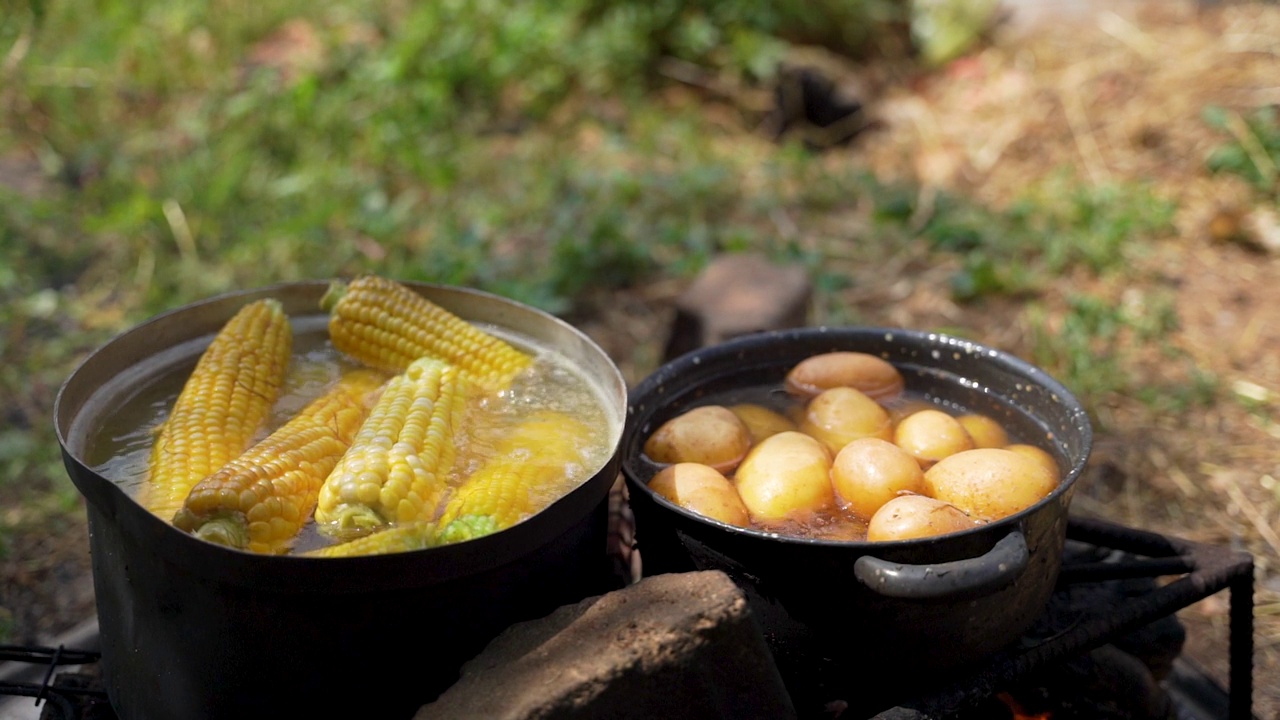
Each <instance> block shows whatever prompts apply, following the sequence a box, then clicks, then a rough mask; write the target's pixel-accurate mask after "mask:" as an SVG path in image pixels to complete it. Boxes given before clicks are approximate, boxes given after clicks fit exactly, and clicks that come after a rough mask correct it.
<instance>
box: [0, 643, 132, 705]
mask: <svg viewBox="0 0 1280 720" xmlns="http://www.w3.org/2000/svg"><path fill="white" fill-rule="evenodd" d="M100 657H101V656H100V655H99V653H97V652H92V651H87V650H73V649H69V648H66V647H64V646H62V645H59V646H58V647H23V646H14V645H0V662H10V663H17V664H18V665H15V666H13V667H23V666H25V668H24V669H28V670H35V673H34V676H35V680H37V681H35V682H23V681H21V680H18V679H15V680H13V681H9V680H4V681H0V697H2V696H15V697H29V698H34V704H35V706H36V707H41V706H43V707H42V709H41V712H40V718H41V720H87V719H88V718H112V717H114V715H115V713H114V712H112V711H111V705H110V702H109V701H108V699H107V693H106V691H105V690H103V689H102V686H101V683H99V682H98V681H97V678H96V677H92V676H89V677H87V678H86V676H84V675H78V674H72V673H56V671H57V670H58V668H60V667H63V668H66V667H73V666H75V667H84V666H91V665H94V664H95V663H97V662H98V660H99V658H100ZM41 667H43V672H41V671H40V670H41ZM55 673H56V674H55ZM31 674H32V673H31V672H26V673H22V675H31ZM78 678H86V679H84V680H79V679H78Z"/></svg>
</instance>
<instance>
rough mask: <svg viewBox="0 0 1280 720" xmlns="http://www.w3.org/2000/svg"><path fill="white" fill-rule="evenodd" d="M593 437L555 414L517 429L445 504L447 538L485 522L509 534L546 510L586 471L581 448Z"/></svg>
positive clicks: (569, 418) (443, 519) (540, 415)
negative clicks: (462, 524)
mask: <svg viewBox="0 0 1280 720" xmlns="http://www.w3.org/2000/svg"><path fill="white" fill-rule="evenodd" d="M590 432H591V430H590V428H588V427H587V425H586V424H585V423H583V422H582V421H581V420H579V419H577V418H575V417H572V416H570V415H566V414H564V413H557V412H551V411H544V412H539V413H536V414H534V415H533V416H531V417H530V418H529V419H527V420H525V421H523V422H522V423H520V424H519V425H517V426H516V428H515V429H514V430H513V431H512V432H511V434H510V435H509V436H507V437H506V438H505V439H503V440H502V441H500V442H499V443H498V444H497V446H496V448H495V454H494V457H492V458H491V459H489V460H488V461H487V462H485V463H484V464H483V465H481V466H480V469H478V470H477V471H476V472H475V473H473V474H472V475H471V476H470V477H469V478H467V480H466V481H465V482H463V483H462V485H461V486H460V487H459V488H458V491H457V493H455V494H454V495H453V497H452V498H450V499H449V501H448V502H447V503H446V504H445V507H444V511H443V512H442V513H441V515H440V520H439V526H440V528H441V531H442V533H449V532H452V531H453V529H452V527H451V526H452V525H453V524H454V523H455V521H461V520H465V519H471V520H469V522H470V521H474V519H476V518H486V517H487V518H491V519H492V521H493V523H494V529H495V531H497V530H505V529H507V528H509V527H511V526H512V525H515V524H516V523H517V522H520V521H521V520H523V519H525V518H527V517H529V516H530V515H532V514H533V513H535V512H537V511H539V510H541V509H542V508H543V507H545V506H546V505H547V504H549V503H550V502H551V501H552V500H553V499H554V498H555V497H558V496H559V494H561V493H563V492H564V490H565V485H566V482H567V480H568V479H571V478H574V477H580V476H581V475H582V474H583V472H584V471H585V468H584V464H585V457H584V453H583V450H582V447H583V443H584V438H587V437H589V433H590Z"/></svg>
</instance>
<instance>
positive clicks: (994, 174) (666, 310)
mask: <svg viewBox="0 0 1280 720" xmlns="http://www.w3.org/2000/svg"><path fill="white" fill-rule="evenodd" d="M993 40H994V42H993V44H992V45H991V46H990V47H988V48H986V49H984V50H981V51H979V52H976V53H974V54H973V55H971V56H969V57H967V58H965V59H963V60H961V61H958V62H956V63H953V64H952V65H951V66H949V67H948V68H947V69H946V70H944V71H942V72H939V73H937V74H935V75H932V76H930V77H926V78H915V79H914V80H913V81H912V82H911V83H909V84H907V85H900V84H893V85H890V84H886V85H883V86H881V87H880V88H879V89H878V90H874V91H873V96H870V97H868V98H867V99H868V101H869V102H868V107H869V109H870V110H871V112H872V113H873V114H874V115H875V116H876V118H877V119H878V125H877V127H878V129H876V130H875V131H873V132H871V133H868V134H867V135H865V136H864V137H862V138H860V139H859V141H858V142H857V143H855V144H854V145H853V146H852V147H850V148H848V149H841V150H838V151H832V152H830V153H828V154H827V155H826V156H825V157H826V158H827V160H826V161H827V162H832V163H863V164H865V165H867V166H869V167H870V168H872V169H873V170H875V172H876V174H877V175H879V176H881V177H882V178H885V179H888V178H892V177H894V176H897V177H902V178H905V179H910V180H913V181H919V182H922V183H924V185H925V187H926V188H935V189H942V190H947V191H951V192H959V193H964V194H967V195H970V196H972V197H974V198H976V199H978V200H981V201H983V202H986V203H990V204H992V205H994V206H1000V205H1001V204H1002V203H1005V202H1007V201H1008V200H1009V199H1010V198H1012V197H1016V195H1017V193H1018V190H1019V189H1020V188H1023V187H1025V186H1026V185H1027V184H1028V182H1029V181H1031V180H1033V179H1036V178H1039V177H1041V176H1043V174H1044V173H1045V172H1046V171H1047V170H1048V169H1050V168H1054V167H1060V166H1064V165H1065V166H1071V167H1074V168H1077V169H1078V171H1079V173H1080V175H1081V176H1082V177H1083V178H1085V179H1086V180H1087V181H1089V182H1093V183H1096V184H1099V185H1102V184H1106V183H1109V182H1116V181H1130V180H1143V181H1148V182H1151V183H1152V184H1153V185H1154V186H1155V187H1156V189H1157V190H1158V191H1159V192H1160V193H1162V194H1164V195H1165V196H1167V197H1170V198H1174V199H1176V200H1177V201H1178V203H1179V207H1180V208H1181V209H1180V211H1179V214H1178V216H1177V217H1176V219H1175V222H1176V226H1177V233H1176V235H1175V236H1174V237H1170V238H1168V239H1167V241H1165V242H1163V243H1162V244H1161V245H1160V246H1159V247H1158V248H1156V249H1155V251H1154V252H1153V254H1152V255H1150V256H1149V257H1147V258H1146V259H1145V260H1144V261H1143V267H1141V268H1135V274H1134V277H1135V278H1141V279H1142V280H1141V281H1142V282H1146V283H1157V284H1159V285H1160V287H1159V290H1161V291H1163V292H1169V293H1172V294H1173V297H1174V302H1175V309H1176V314H1177V317H1178V320H1179V328H1178V329H1177V330H1176V331H1174V333H1173V337H1172V338H1170V339H1171V340H1172V341H1173V342H1174V343H1175V344H1176V346H1177V347H1179V348H1180V349H1182V350H1183V351H1184V352H1186V353H1187V354H1188V355H1189V356H1190V357H1191V358H1193V359H1194V360H1195V362H1196V364H1197V365H1198V366H1200V367H1201V368H1203V369H1205V370H1208V371H1211V372H1212V373H1214V374H1215V375H1217V376H1218V377H1220V378H1221V379H1222V380H1223V382H1224V386H1225V387H1227V388H1230V389H1231V392H1230V393H1228V394H1229V395H1231V396H1232V397H1228V398H1227V399H1224V400H1223V401H1221V402H1217V403H1215V404H1214V405H1212V406H1211V407H1209V408H1207V409H1202V410H1197V411H1196V412H1194V413H1190V414H1186V415H1180V416H1176V417H1153V416H1152V414H1151V413H1150V412H1149V411H1148V410H1147V409H1146V408H1145V406H1143V405H1142V403H1140V402H1138V401H1137V400H1135V399H1126V398H1117V399H1116V401H1115V402H1114V403H1111V404H1109V405H1108V407H1107V408H1106V409H1105V412H1106V414H1107V416H1106V420H1107V423H1106V426H1107V430H1106V431H1105V432H1103V433H1100V434H1099V436H1098V438H1097V443H1096V446H1095V452H1094V457H1093V459H1092V460H1091V463H1090V472H1089V473H1088V474H1087V475H1086V477H1085V478H1084V480H1083V481H1082V483H1081V487H1080V490H1079V492H1078V493H1077V495H1076V499H1075V501H1074V503H1073V511H1074V512H1079V513H1082V514H1088V515H1095V516H1099V517H1104V518H1108V519H1112V520H1115V521H1118V522H1122V523H1125V524H1129V525H1132V526H1135V527H1141V528H1146V529H1149V530H1153V531H1157V532H1163V533H1170V534H1175V535H1178V536H1181V537H1185V538H1187V539H1191V540H1197V541H1203V542H1208V543H1215V544H1226V545H1231V546H1234V547H1238V548H1241V549H1244V550H1247V551H1248V552H1250V553H1252V554H1253V555H1254V557H1255V562H1256V564H1257V568H1258V572H1257V582H1256V593H1255V598H1254V600H1255V607H1256V622H1255V625H1256V630H1255V643H1256V653H1255V664H1254V667H1255V672H1254V677H1255V688H1256V689H1255V696H1254V707H1255V713H1256V714H1257V716H1258V717H1259V718H1262V719H1263V720H1280V490H1278V489H1277V484H1278V482H1280V480H1278V478H1280V429H1278V428H1280V425H1277V424H1276V423H1275V422H1274V421H1273V420H1272V417H1273V416H1274V414H1275V412H1276V409H1277V408H1278V407H1280V312H1278V311H1277V310H1276V308H1280V254H1276V253H1274V252H1269V251H1267V249H1266V233H1267V232H1268V228H1270V231H1271V232H1276V230H1275V226H1274V223H1275V221H1274V211H1275V208H1274V203H1272V205H1273V207H1271V208H1267V207H1266V206H1265V203H1263V204H1260V203H1259V202H1258V201H1257V200H1256V199H1253V197H1252V196H1251V195H1250V193H1249V192H1248V189H1247V188H1245V187H1244V186H1243V185H1242V184H1241V183H1239V182H1236V181H1233V180H1231V179H1229V178H1224V177H1221V176H1210V175H1209V174H1208V173H1207V172H1206V171H1205V168H1204V162H1203V160H1204V157H1205V156H1206V153H1207V152H1208V151H1209V149H1210V148H1211V147H1213V146H1214V145H1215V144H1216V143H1219V142H1221V138H1220V136H1217V135H1215V134H1214V133H1213V132H1212V131H1211V130H1210V129H1208V128H1207V127H1206V126H1205V124H1204V123H1203V122H1202V121H1201V119H1200V117H1201V111H1202V109H1203V108H1204V107H1205V106H1207V105H1211V104H1217V105H1221V106H1224V107H1227V108H1235V109H1238V110H1244V109H1247V108H1253V107H1259V106H1262V105H1265V104H1277V103H1280V84H1278V83H1280V7H1278V6H1275V5H1269V6H1268V5H1254V4H1248V5H1235V4H1224V5H1214V6H1212V7H1210V6H1206V7H1205V8H1198V7H1196V6H1193V5H1183V4H1178V3H1174V2H1160V3H1157V4H1156V7H1155V9H1152V8H1149V7H1144V6H1140V5H1124V6H1123V9H1120V10H1115V11H1112V10H1106V11H1101V12H1100V13H1098V14H1092V15H1087V16H1085V15H1081V16H1077V17H1072V18H1065V19H1055V20H1052V21H1050V22H1048V23H1043V24H1039V25H1037V26H1035V27H1033V28H1030V29H1028V28H1026V27H1023V26H1018V28H1017V33H1016V34H1013V33H995V34H994V35H993ZM1268 212H1270V213H1272V215H1271V216H1270V217H1271V220H1270V221H1268V219H1267V218H1268V215H1267V213H1268ZM1268 222H1271V223H1272V224H1271V225H1267V223H1268ZM1224 226H1225V227H1226V228H1227V229H1226V230H1224V229H1223V227H1224ZM904 267H909V264H908V265H904ZM940 272H942V270H941V269H931V268H918V272H914V271H913V272H906V273H902V274H894V275H893V276H892V277H886V273H884V272H882V271H881V269H878V268H873V269H869V270H868V271H867V272H866V274H865V275H859V276H857V277H856V278H855V280H856V282H855V283H854V284H853V287H852V288H851V289H850V290H849V292H848V297H847V298H846V300H847V302H848V303H850V305H851V306H854V307H857V308H858V309H859V310H860V311H861V315H862V316H863V317H867V318H869V319H872V320H874V321H875V322H876V323H877V324H891V325H900V326H907V327H913V326H914V327H929V326H938V325H948V324H952V323H951V321H952V320H954V318H955V317H957V316H958V315H959V314H960V313H963V312H965V310H963V309H961V308H958V307H957V306H956V305H955V304H954V303H953V302H952V301H951V300H950V299H948V298H947V297H946V296H945V294H944V292H943V291H941V290H939V289H938V288H939V283H937V282H936V280H937V279H938V273H940ZM1062 282H1063V283H1064V284H1069V283H1071V282H1074V281H1073V280H1072V279H1069V278H1064V279H1063V280H1062ZM681 289H682V288H681V287H680V286H679V285H678V284H669V285H659V286H650V287H646V288H639V289H635V290H631V291H627V292H623V293H619V294H618V295H616V296H615V297H612V298H610V299H609V300H610V301H609V302H608V303H601V304H600V305H599V307H600V311H599V314H598V315H596V316H593V317H589V318H583V319H582V320H581V321H580V322H579V324H580V326H581V327H583V329H584V330H586V331H587V332H588V333H589V334H590V335H592V336H593V337H594V338H595V339H597V340H598V341H599V342H600V344H601V345H602V346H603V347H604V348H605V349H606V350H607V351H608V352H610V354H611V355H612V356H613V357H614V358H615V359H616V360H618V362H619V364H620V365H622V366H623V369H624V372H625V373H626V374H627V375H628V379H629V380H630V381H632V382H634V381H637V380H638V379H639V378H640V376H641V375H642V374H643V373H644V372H645V371H646V369H648V368H651V367H652V365H653V364H654V363H655V362H656V360H657V358H658V354H659V353H660V352H661V344H662V342H663V340H664V339H665V333H666V328H667V327H668V324H669V323H670V320H671V314H672V310H671V307H672V301H673V300H674V298H675V297H676V296H677V295H678V294H679V292H680V290H681ZM1143 289H1144V288H1140V287H1139V288H1134V289H1133V292H1136V293H1139V294H1140V293H1141V291H1142V290H1143ZM1017 310H1018V308H1017V307H1016V306H1012V305H1009V306H987V307H984V309H983V311H984V312H985V313H987V315H986V316H985V318H984V320H983V321H981V322H979V323H978V324H979V325H980V326H981V328H982V331H983V333H984V340H985V341H986V342H988V343H990V344H994V345H997V346H1000V347H1002V348H1005V349H1008V350H1011V351H1014V352H1020V351H1025V350H1026V348H1027V347H1028V345H1029V342H1030V341H1029V338H1028V333H1029V331H1028V329H1027V328H1026V327H1025V325H1024V324H1023V323H1022V322H1021V321H1020V320H1019V319H1018V314H1017ZM967 324H968V325H973V324H974V323H972V322H969V323H967ZM1145 372H1149V373H1151V374H1152V376H1154V377H1165V376H1167V375H1168V374H1169V373H1171V372H1174V371H1173V369H1172V368H1171V366H1169V365H1168V364H1167V363H1166V362H1165V361H1164V360H1163V359H1162V358H1160V357H1154V356H1153V357H1151V358H1150V362H1149V367H1147V368H1145ZM13 541H14V544H13V546H12V547H11V549H10V552H9V553H8V555H7V556H6V558H5V559H3V560H0V565H3V567H0V575H3V577H5V578H12V579H15V581H16V582H19V583H20V585H21V586H22V587H23V588H29V590H13V591H11V592H12V593H14V594H20V595H22V597H20V598H19V601H18V602H15V603H14V604H13V605H12V607H13V608H14V610H13V611H14V613H15V614H16V615H17V617H15V618H12V619H10V620H11V622H12V624H13V625H15V626H17V627H27V628H35V629H36V633H35V635H34V636H33V637H25V638H17V639H16V640H17V641H19V642H38V641H47V640H49V639H51V638H52V637H54V636H55V635H56V634H57V633H59V632H63V631H65V630H66V629H68V628H70V627H71V626H73V625H75V624H76V623H77V622H79V621H80V620H82V619H83V618H85V617H87V616H89V615H90V614H91V613H92V590H91V587H90V584H89V581H88V577H89V571H88V553H87V542H88V541H87V536H86V534H85V530H84V528H83V527H81V526H77V525H71V526H68V527H65V528H60V529H57V532H54V533H47V534H45V533H42V534H41V535H40V536H38V537H37V536H24V535H19V536H16V537H15V538H13ZM1179 616H1180V618H1181V619H1182V620H1183V622H1184V624H1185V625H1186V626H1187V627H1188V630H1189V635H1190V637H1189V640H1188V645H1187V652H1188V654H1189V655H1190V656H1191V657H1192V658H1193V659H1195V660H1196V661H1197V662H1199V664H1201V665H1203V666H1205V667H1206V668H1207V669H1208V670H1209V671H1210V672H1211V673H1212V674H1213V675H1214V676H1215V677H1217V678H1218V679H1219V681H1220V682H1222V683H1223V684H1225V682H1226V671H1227V666H1226V659H1227V655H1226V648H1225V643H1226V637H1227V602H1226V595H1225V593H1220V594H1218V595H1215V596H1213V597H1210V598H1209V599H1207V600H1205V601H1202V602H1200V603H1197V604H1196V605H1195V606H1193V607H1191V608H1188V609H1186V610H1184V611H1182V612H1181V613H1180V614H1179ZM0 620H4V618H0Z"/></svg>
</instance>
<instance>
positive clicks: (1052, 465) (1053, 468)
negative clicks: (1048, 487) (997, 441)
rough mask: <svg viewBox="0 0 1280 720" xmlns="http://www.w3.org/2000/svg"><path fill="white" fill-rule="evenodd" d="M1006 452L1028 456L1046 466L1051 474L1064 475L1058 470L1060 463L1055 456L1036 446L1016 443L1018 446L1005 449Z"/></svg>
mask: <svg viewBox="0 0 1280 720" xmlns="http://www.w3.org/2000/svg"><path fill="white" fill-rule="evenodd" d="M1005 450H1012V451H1013V452H1016V453H1020V454H1022V455H1026V456H1027V457H1029V458H1031V459H1032V460H1035V461H1036V462H1038V463H1040V464H1041V465H1043V466H1045V468H1047V469H1048V470H1049V472H1051V473H1053V474H1054V475H1060V474H1061V473H1062V470H1060V469H1059V468H1058V461H1057V460H1054V459H1053V456H1052V455H1050V454H1049V453H1048V452H1046V451H1045V450H1043V449H1041V448H1038V447H1036V446H1035V445H1028V444H1026V443H1016V444H1013V445H1009V446H1007V447H1005Z"/></svg>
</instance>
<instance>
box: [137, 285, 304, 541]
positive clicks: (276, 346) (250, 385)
mask: <svg viewBox="0 0 1280 720" xmlns="http://www.w3.org/2000/svg"><path fill="white" fill-rule="evenodd" d="M292 349H293V332H292V330H291V329H290V327H289V319H288V318H287V317H285V314H284V309H283V307H282V306H281V305H280V303H279V302H278V301H276V300H271V299H266V300H259V301H257V302H253V303H250V304H248V305H246V306H244V307H243V308H241V309H240V311H239V312H237V313H236V314H235V316H234V317H232V318H231V319H230V320H229V321H227V323H226V325H224V326H223V327H222V329H221V330H220V331H219V332H218V334H217V335H216V336H215V337H214V339H213V342H212V343H211V344H210V345H209V347H208V348H207V349H206V350H205V351H204V354H203V355H201V356H200V360H199V361H198V362H197V363H196V368H195V370H194V371H193V372H192V373H191V377H189V378H187V382H186V384H184V385H183V388H182V391H181V392H180V393H179V394H178V399H177V401H176V402H175V403H174V406H173V410H172V411H171V412H170V413H169V417H168V418H167V419H166V420H165V421H164V422H163V423H162V424H161V425H160V428H159V431H158V434H157V436H156V441H155V445H154V446H153V448H152V451H151V460H150V474H149V478H148V480H147V482H146V483H144V484H143V486H142V488H141V490H140V493H139V500H140V501H141V502H142V504H143V506H145V507H146V508H147V509H149V510H150V511H151V512H153V513H155V514H156V515H158V516H160V517H162V518H164V519H165V520H166V521H167V520H169V519H171V518H172V517H173V515H174V513H176V512H177V511H178V510H179V509H180V508H181V507H182V502H183V500H185V499H186V497H187V493H189V492H190V491H191V488H192V487H194V486H195V484H196V483H197V482H199V481H200V480H202V479H204V478H206V477H208V476H209V475H212V474H213V473H215V472H217V471H218V470H219V469H221V468H222V466H224V465H226V464H227V463H229V462H231V461H232V460H234V459H235V458H236V457H239V455H240V454H241V453H243V452H244V451H245V449H246V448H248V447H249V444H250V443H251V442H252V441H253V437H254V435H255V434H256V433H257V432H258V431H259V430H260V429H261V427H262V425H263V423H264V422H265V421H266V420H267V418H268V417H269V415H270V413H271V406H272V405H273V404H274V403H275V401H276V398H277V397H278V396H279V394H280V388H281V387H282V386H283V385H284V378H285V371H286V370H287V369H288V367H289V354H290V352H291V351H292Z"/></svg>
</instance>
